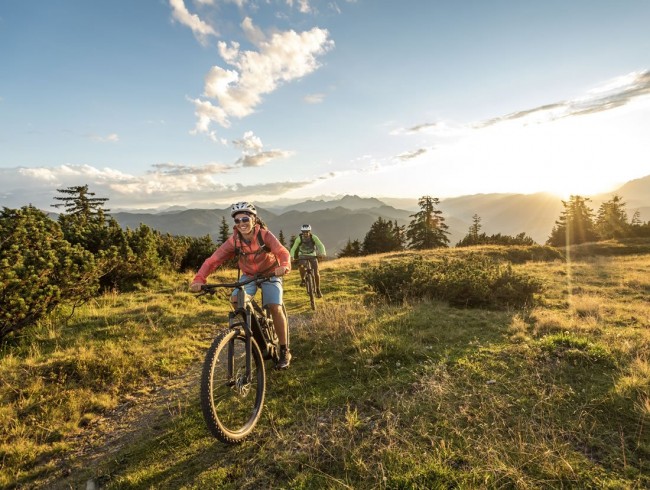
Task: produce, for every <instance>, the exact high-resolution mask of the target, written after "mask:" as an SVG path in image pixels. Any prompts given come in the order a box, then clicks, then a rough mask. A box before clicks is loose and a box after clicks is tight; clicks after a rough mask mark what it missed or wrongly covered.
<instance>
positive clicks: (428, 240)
mask: <svg viewBox="0 0 650 490" xmlns="http://www.w3.org/2000/svg"><path fill="white" fill-rule="evenodd" d="M438 204H440V200H439V199H438V198H437V197H436V198H433V197H430V196H423V197H421V198H420V199H419V200H418V206H420V209H421V211H418V212H417V213H415V214H412V215H411V217H412V218H414V219H413V220H412V221H411V223H410V224H409V226H408V229H407V230H406V238H407V239H408V240H409V246H410V247H411V248H413V249H416V250H425V249H429V248H437V247H448V246H449V245H448V244H449V238H448V237H447V235H448V234H449V232H448V231H447V229H448V228H449V227H448V226H447V224H446V223H445V218H444V217H443V216H442V211H440V210H439V209H436V206H438Z"/></svg>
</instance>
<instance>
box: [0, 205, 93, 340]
mask: <svg viewBox="0 0 650 490" xmlns="http://www.w3.org/2000/svg"><path fill="white" fill-rule="evenodd" d="M99 270H100V269H99V268H98V267H97V266H96V263H95V259H94V257H93V255H92V254H91V253H90V252H88V251H86V250H84V249H83V248H82V247H81V246H79V245H76V246H73V245H70V243H69V242H68V241H67V240H65V239H64V237H63V233H62V232H61V227H60V226H59V224H58V223H57V222H56V221H53V220H51V219H50V218H49V217H48V216H47V214H45V213H44V212H43V211H40V210H38V209H36V208H34V207H32V206H26V207H23V208H22V209H19V210H15V209H7V208H3V211H2V212H1V213H0V284H2V290H1V291H2V293H1V294H0V339H2V338H3V337H5V336H6V335H8V334H10V333H12V332H17V331H19V330H21V329H22V328H24V327H27V326H29V325H32V324H34V323H35V322H37V321H38V320H39V319H41V318H42V317H44V316H45V315H47V314H48V313H50V312H51V311H52V310H53V309H54V308H56V307H57V306H58V305H59V304H61V303H69V304H73V305H75V304H78V303H80V302H83V301H86V300H87V299H89V298H91V297H92V296H93V295H94V294H95V293H96V291H97V288H98V276H99V272H98V271H99Z"/></svg>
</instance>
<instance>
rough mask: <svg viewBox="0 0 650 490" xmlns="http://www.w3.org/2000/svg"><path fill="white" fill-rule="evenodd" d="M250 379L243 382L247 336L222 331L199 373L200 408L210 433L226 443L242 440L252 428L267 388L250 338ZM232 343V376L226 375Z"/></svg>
mask: <svg viewBox="0 0 650 490" xmlns="http://www.w3.org/2000/svg"><path fill="white" fill-rule="evenodd" d="M251 344H252V345H251V351H252V359H251V379H250V382H249V383H245V382H244V381H245V379H244V378H245V374H246V337H245V335H244V334H243V332H240V331H239V329H231V330H225V331H224V332H221V333H220V334H219V335H218V336H217V337H216V338H215V340H214V342H212V345H211V346H210V348H209V349H208V352H207V354H206V357H205V361H204V364H203V373H202V375H201V408H202V410H203V417H204V418H205V422H206V424H207V426H208V428H209V429H210V432H211V433H212V435H214V436H215V437H216V438H217V439H219V440H220V441H222V442H225V443H227V444H238V443H240V442H242V441H243V440H244V439H246V437H248V435H250V433H251V432H252V431H253V429H254V428H255V425H256V424H257V422H258V420H259V419H260V416H261V415H262V407H263V405H264V395H265V391H266V382H265V379H266V378H265V371H264V360H263V359H262V353H261V352H260V349H259V347H258V345H257V342H255V339H251ZM230 345H232V354H233V356H232V361H233V377H232V379H229V377H228V357H229V346H230Z"/></svg>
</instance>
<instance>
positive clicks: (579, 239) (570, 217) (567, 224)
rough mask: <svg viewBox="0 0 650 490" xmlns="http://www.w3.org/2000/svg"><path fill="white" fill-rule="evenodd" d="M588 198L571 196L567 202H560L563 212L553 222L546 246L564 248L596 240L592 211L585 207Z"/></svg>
mask: <svg viewBox="0 0 650 490" xmlns="http://www.w3.org/2000/svg"><path fill="white" fill-rule="evenodd" d="M589 201H590V199H589V198H586V197H582V196H571V197H570V198H569V201H562V205H563V206H564V211H562V214H561V215H560V217H559V218H558V220H557V221H556V222H555V226H554V227H553V230H552V231H551V236H550V237H549V238H548V240H547V241H546V244H547V245H551V246H554V247H564V246H569V245H578V244H580V243H585V242H593V241H596V240H597V239H598V234H597V232H596V225H595V224H594V220H593V214H594V213H593V210H592V209H591V208H589V207H588V206H587V203H588V202H589Z"/></svg>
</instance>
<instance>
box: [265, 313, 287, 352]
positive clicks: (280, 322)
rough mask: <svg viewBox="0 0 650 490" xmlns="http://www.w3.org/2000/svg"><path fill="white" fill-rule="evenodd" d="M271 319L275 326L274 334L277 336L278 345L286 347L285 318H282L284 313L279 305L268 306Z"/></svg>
mask: <svg viewBox="0 0 650 490" xmlns="http://www.w3.org/2000/svg"><path fill="white" fill-rule="evenodd" d="M268 306H269V310H271V316H272V317H273V325H274V326H275V333H276V334H277V336H278V341H279V342H280V345H287V318H286V317H285V316H284V311H283V310H282V306H281V305H268Z"/></svg>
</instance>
